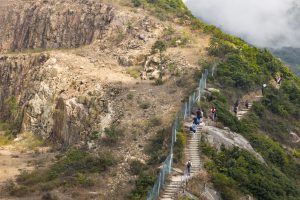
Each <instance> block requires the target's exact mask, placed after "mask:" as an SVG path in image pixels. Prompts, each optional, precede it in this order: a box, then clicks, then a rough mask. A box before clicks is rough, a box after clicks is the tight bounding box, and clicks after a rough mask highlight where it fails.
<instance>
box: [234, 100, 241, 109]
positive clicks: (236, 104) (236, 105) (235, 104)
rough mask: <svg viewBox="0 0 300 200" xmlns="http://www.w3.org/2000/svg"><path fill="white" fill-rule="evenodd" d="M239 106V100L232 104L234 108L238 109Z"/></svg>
mask: <svg viewBox="0 0 300 200" xmlns="http://www.w3.org/2000/svg"><path fill="white" fill-rule="evenodd" d="M239 104H240V100H239V99H237V100H236V102H235V103H234V107H237V108H238V107H239Z"/></svg>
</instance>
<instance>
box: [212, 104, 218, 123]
mask: <svg viewBox="0 0 300 200" xmlns="http://www.w3.org/2000/svg"><path fill="white" fill-rule="evenodd" d="M210 112H211V119H212V120H213V121H215V119H216V117H217V109H216V108H215V107H214V106H213V107H212V108H211V109H210Z"/></svg>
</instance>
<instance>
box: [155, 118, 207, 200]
mask: <svg viewBox="0 0 300 200" xmlns="http://www.w3.org/2000/svg"><path fill="white" fill-rule="evenodd" d="M203 126H204V123H201V124H200V125H198V126H197V131H196V133H194V134H191V136H190V137H188V139H187V146H186V149H185V152H184V154H185V158H186V161H188V160H191V162H192V168H191V175H190V176H188V175H187V171H186V170H184V175H173V176H171V178H170V181H169V183H167V184H166V185H165V187H164V188H163V190H162V191H161V195H160V198H159V199H160V200H175V199H177V195H178V193H179V192H180V191H183V190H184V187H185V184H186V182H187V181H188V179H189V178H191V177H192V176H194V175H196V174H197V172H199V171H200V170H201V168H202V163H201V160H200V155H199V144H200V139H201V130H202V128H203Z"/></svg>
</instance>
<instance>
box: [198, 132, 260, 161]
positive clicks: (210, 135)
mask: <svg viewBox="0 0 300 200" xmlns="http://www.w3.org/2000/svg"><path fill="white" fill-rule="evenodd" d="M203 132H204V135H203V137H204V138H205V139H206V140H207V141H208V142H209V143H210V144H212V145H214V146H215V147H217V148H220V146H221V145H222V144H223V145H224V146H225V148H231V147H234V146H237V147H239V148H241V149H244V150H247V151H249V152H250V153H252V154H253V155H254V156H255V157H256V158H257V159H258V160H260V161H261V162H263V163H264V162H265V161H264V159H263V157H262V156H261V155H260V154H259V153H257V152H256V151H255V150H254V149H253V148H252V146H251V144H250V143H249V142H248V140H247V139H245V138H244V137H243V136H241V135H240V134H237V133H235V132H232V131H230V130H229V129H228V128H226V129H219V128H217V127H213V126H205V127H204V129H203Z"/></svg>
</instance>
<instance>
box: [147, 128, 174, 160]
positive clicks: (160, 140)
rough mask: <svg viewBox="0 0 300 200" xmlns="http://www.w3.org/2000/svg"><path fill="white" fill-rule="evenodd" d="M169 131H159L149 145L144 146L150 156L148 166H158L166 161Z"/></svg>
mask: <svg viewBox="0 0 300 200" xmlns="http://www.w3.org/2000/svg"><path fill="white" fill-rule="evenodd" d="M168 133H169V130H167V129H161V130H159V131H158V132H157V134H156V135H155V137H154V138H152V139H151V141H150V144H149V145H147V146H146V152H147V153H148V154H149V155H150V159H149V162H148V164H158V163H161V162H163V161H164V160H165V159H166V157H167V156H166V155H167V153H168V144H169V138H168V136H169V135H168Z"/></svg>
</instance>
